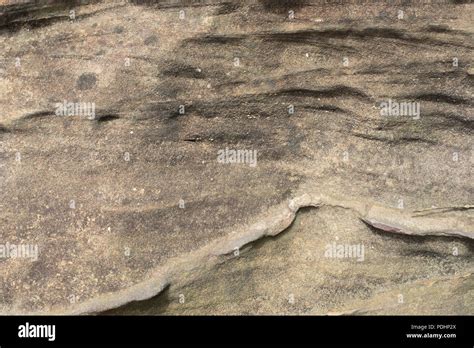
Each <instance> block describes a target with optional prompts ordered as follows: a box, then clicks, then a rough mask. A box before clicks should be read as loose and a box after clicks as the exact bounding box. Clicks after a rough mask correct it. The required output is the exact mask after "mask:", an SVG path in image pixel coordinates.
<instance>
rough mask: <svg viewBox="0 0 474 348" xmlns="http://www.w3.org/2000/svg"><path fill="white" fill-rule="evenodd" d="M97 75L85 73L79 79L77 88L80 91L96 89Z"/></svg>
mask: <svg viewBox="0 0 474 348" xmlns="http://www.w3.org/2000/svg"><path fill="white" fill-rule="evenodd" d="M96 82H97V75H96V74H94V73H84V74H82V75H81V76H79V78H78V79H77V83H76V87H77V89H79V90H88V89H92V88H94V87H95V85H96Z"/></svg>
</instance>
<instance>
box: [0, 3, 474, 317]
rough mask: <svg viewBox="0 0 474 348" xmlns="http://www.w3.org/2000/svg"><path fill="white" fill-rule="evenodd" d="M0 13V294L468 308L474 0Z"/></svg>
mask: <svg viewBox="0 0 474 348" xmlns="http://www.w3.org/2000/svg"><path fill="white" fill-rule="evenodd" d="M0 13H1V15H0V30H1V35H0V47H1V52H2V60H1V61H0V64H1V65H0V79H1V85H0V91H1V94H0V105H1V110H2V113H1V114H0V158H1V162H0V189H1V190H0V209H1V210H0V256H1V257H0V264H1V267H0V277H1V279H2V282H1V287H0V299H1V301H0V309H1V313H5V314H6V313H15V314H23V313H40V314H49V313H60V314H63V313H73V314H79V313H98V312H103V311H105V313H107V314H130V313H133V314H158V313H165V314H229V313H232V314H243V313H246V314H250V313H265V314H266V313H285V314H326V313H335V314H338V313H349V314H351V313H352V314H364V313H380V314H473V312H474V286H473V285H474V284H473V270H474V263H473V259H472V257H473V252H474V242H473V238H474V223H473V222H474V214H473V210H472V208H473V185H472V168H473V161H474V155H473V150H472V149H473V137H472V135H473V117H472V111H473V98H472V86H473V70H472V66H471V64H472V50H473V47H474V41H473V36H472V29H473V28H472V24H471V22H472V21H471V19H472V14H473V6H472V5H471V4H467V3H466V4H463V3H460V2H458V1H456V3H455V4H454V3H448V2H444V3H438V4H436V3H433V4H424V5H421V4H404V5H399V6H397V5H394V4H393V3H392V4H391V5H387V4H383V3H378V4H364V5H354V4H352V5H348V4H341V3H335V4H323V3H319V2H310V1H306V2H303V1H301V2H300V1H298V2H293V3H292V2H272V1H255V2H254V1H252V2H250V1H249V2H244V3H242V2H222V1H215V2H205V3H196V2H182V3H181V4H176V3H171V2H169V3H168V2H151V1H146V2H145V1H144V2H142V1H131V2H119V1H91V2H90V3H89V4H82V5H78V4H77V3H76V2H74V1H72V2H62V3H60V4H58V3H56V2H49V3H47V4H45V5H37V4H35V5H33V4H28V3H27V4H22V5H5V6H3V7H0ZM262 237H263V238H262ZM7 243H8V244H7ZM16 246H18V247H21V246H30V247H31V250H30V249H28V251H30V254H28V255H14V253H13V249H14V247H16ZM35 247H37V248H38V250H37V251H38V252H37V255H36V253H35V250H36V249H35ZM19 256H23V257H19ZM34 256H37V258H36V257H34ZM134 301H139V302H134Z"/></svg>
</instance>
